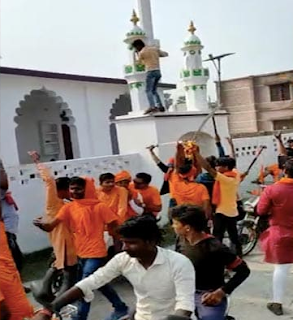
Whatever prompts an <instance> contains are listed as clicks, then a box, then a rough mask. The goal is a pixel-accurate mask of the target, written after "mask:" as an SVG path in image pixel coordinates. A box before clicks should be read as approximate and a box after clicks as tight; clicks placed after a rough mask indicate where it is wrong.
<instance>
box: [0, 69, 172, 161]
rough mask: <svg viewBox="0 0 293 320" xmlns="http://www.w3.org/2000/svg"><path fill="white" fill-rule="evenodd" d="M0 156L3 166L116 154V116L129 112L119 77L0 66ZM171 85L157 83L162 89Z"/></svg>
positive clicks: (122, 80)
mask: <svg viewBox="0 0 293 320" xmlns="http://www.w3.org/2000/svg"><path fill="white" fill-rule="evenodd" d="M0 73H1V87H0V103H1V114H0V115H1V117H0V129H1V135H0V154H1V157H2V159H3V160H4V163H5V164H6V165H18V164H27V163H30V162H31V160H30V158H29V156H28V154H27V151H29V150H37V151H38V152H39V153H40V155H41V158H42V161H45V162H48V161H57V160H69V159H76V158H86V157H95V156H103V155H111V154H118V153H119V145H118V139H117V134H116V127H115V124H114V123H113V122H112V119H114V118H115V116H120V115H125V114H128V112H130V111H131V101H130V97H129V92H130V90H136V88H130V87H129V86H128V85H127V83H126V81H125V80H124V79H117V78H102V77H92V76H81V75H73V74H61V73H53V72H43V71H37V70H26V69H15V68H7V67H1V68H0ZM174 87H175V86H174V85H168V84H161V85H160V94H161V95H163V89H172V88H174Z"/></svg>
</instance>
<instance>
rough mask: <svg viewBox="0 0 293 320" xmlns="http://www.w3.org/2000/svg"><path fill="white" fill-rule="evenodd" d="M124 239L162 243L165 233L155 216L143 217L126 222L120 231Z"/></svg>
mask: <svg viewBox="0 0 293 320" xmlns="http://www.w3.org/2000/svg"><path fill="white" fill-rule="evenodd" d="M118 232H119V234H120V235H121V237H123V238H138V239H142V240H143V241H154V242H155V243H156V244H159V243H160V242H161V241H162V237H163V232H162V230H161V229H160V228H159V226H158V225H157V221H156V219H155V218H154V217H153V216H150V215H143V216H138V217H132V218H130V219H128V220H126V221H125V222H124V223H123V224H122V225H121V226H120V227H119V229H118Z"/></svg>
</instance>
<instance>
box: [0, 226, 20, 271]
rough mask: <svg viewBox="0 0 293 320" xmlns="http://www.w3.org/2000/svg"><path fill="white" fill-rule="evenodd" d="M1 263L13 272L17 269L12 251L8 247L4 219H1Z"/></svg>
mask: <svg viewBox="0 0 293 320" xmlns="http://www.w3.org/2000/svg"><path fill="white" fill-rule="evenodd" d="M0 263H1V265H2V267H3V265H5V268H7V269H9V270H11V272H14V271H17V270H16V267H15V263H14V260H13V258H12V255H11V251H10V249H9V247H8V242H7V237H6V233H5V225H4V222H3V221H0Z"/></svg>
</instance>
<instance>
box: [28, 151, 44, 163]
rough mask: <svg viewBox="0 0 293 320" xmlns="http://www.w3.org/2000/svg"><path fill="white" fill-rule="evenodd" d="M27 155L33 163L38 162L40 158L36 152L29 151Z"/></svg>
mask: <svg viewBox="0 0 293 320" xmlns="http://www.w3.org/2000/svg"><path fill="white" fill-rule="evenodd" d="M28 154H29V155H30V157H31V158H32V160H33V162H34V163H39V162H40V159H41V157H40V155H39V154H38V152H37V151H29V152H28Z"/></svg>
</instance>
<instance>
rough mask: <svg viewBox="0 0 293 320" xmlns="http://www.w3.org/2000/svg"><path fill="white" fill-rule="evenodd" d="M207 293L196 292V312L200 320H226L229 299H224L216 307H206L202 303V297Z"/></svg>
mask: <svg viewBox="0 0 293 320" xmlns="http://www.w3.org/2000/svg"><path fill="white" fill-rule="evenodd" d="M204 293H205V292H204V291H202V292H196V293H195V296H194V301H195V310H196V314H197V317H198V319H199V320H225V318H226V317H225V314H226V309H227V299H226V298H225V299H223V300H222V302H220V303H219V304H218V305H216V306H205V305H203V304H202V303H201V297H202V295H203V294H204Z"/></svg>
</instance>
